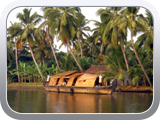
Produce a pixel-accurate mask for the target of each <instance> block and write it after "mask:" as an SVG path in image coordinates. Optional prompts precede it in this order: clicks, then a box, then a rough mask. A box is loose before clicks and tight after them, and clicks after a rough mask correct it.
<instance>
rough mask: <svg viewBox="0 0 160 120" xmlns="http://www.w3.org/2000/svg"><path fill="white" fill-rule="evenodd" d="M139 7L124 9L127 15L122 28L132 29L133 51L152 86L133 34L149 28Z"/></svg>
mask: <svg viewBox="0 0 160 120" xmlns="http://www.w3.org/2000/svg"><path fill="white" fill-rule="evenodd" d="M139 9H140V8H139V7H127V8H126V9H125V10H124V11H123V15H124V16H125V17H124V20H123V21H121V24H120V26H121V29H122V28H126V29H127V28H129V30H130V36H131V43H132V47H133V51H134V53H135V56H136V58H137V60H138V63H139V64H140V66H141V69H142V71H143V73H144V75H145V77H146V78H147V81H148V82H149V84H150V86H151V87H152V84H151V82H150V79H149V77H148V75H147V73H146V71H145V69H144V67H143V64H142V62H141V61H140V59H139V56H138V54H137V51H136V48H135V45H134V40H133V36H135V35H136V34H137V32H139V31H143V32H144V31H146V30H147V28H148V23H147V22H146V21H145V20H144V19H143V15H141V14H140V15H139V14H138V12H139Z"/></svg>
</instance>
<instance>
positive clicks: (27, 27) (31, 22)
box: [17, 8, 45, 86]
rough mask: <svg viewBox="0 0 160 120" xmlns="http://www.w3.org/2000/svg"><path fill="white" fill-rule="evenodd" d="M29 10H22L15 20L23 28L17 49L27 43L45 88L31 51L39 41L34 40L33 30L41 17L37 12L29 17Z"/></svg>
mask: <svg viewBox="0 0 160 120" xmlns="http://www.w3.org/2000/svg"><path fill="white" fill-rule="evenodd" d="M31 10H32V9H29V8H25V9H23V13H18V14H17V18H18V19H19V20H20V21H21V23H22V25H23V27H22V29H23V33H22V36H21V38H20V39H19V40H18V42H17V44H18V46H19V48H20V49H21V48H22V44H23V43H24V42H23V41H25V42H27V43H28V46H29V50H30V53H31V55H32V58H33V61H34V63H35V65H36V67H37V69H38V72H39V74H40V76H41V78H42V80H43V85H44V86H45V80H44V78H43V75H42V73H41V71H40V69H39V66H38V64H37V62H36V59H35V57H34V54H33V50H32V48H33V46H34V43H35V42H37V43H39V41H38V40H37V39H35V38H34V30H35V25H37V24H38V23H39V22H40V21H41V19H42V17H41V16H40V15H38V14H37V12H34V13H33V14H32V15H31Z"/></svg>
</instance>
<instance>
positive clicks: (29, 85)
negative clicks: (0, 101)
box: [7, 83, 44, 89]
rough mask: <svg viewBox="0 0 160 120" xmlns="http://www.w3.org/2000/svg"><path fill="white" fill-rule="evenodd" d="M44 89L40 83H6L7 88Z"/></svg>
mask: <svg viewBox="0 0 160 120" xmlns="http://www.w3.org/2000/svg"><path fill="white" fill-rule="evenodd" d="M17 88H18V89H44V87H43V84H42V83H11V84H7V89H17Z"/></svg>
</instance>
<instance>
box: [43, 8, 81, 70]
mask: <svg viewBox="0 0 160 120" xmlns="http://www.w3.org/2000/svg"><path fill="white" fill-rule="evenodd" d="M79 12H80V9H79V8H78V7H56V8H54V7H53V8H48V9H45V11H44V18H48V25H49V26H50V30H51V33H55V32H56V33H57V35H58V39H59V40H61V41H62V43H63V44H64V45H65V46H67V47H68V48H69V50H70V52H71V54H72V56H73V58H74V60H75V61H76V63H77V65H78V67H79V69H80V70H81V71H83V69H82V67H81V66H80V64H79V63H78V61H77V59H76V57H75V55H74V54H73V51H72V49H71V46H70V44H69V43H70V42H71V41H72V40H73V37H74V35H75V19H76V14H77V13H79Z"/></svg>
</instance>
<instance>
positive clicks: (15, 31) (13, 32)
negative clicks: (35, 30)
mask: <svg viewBox="0 0 160 120" xmlns="http://www.w3.org/2000/svg"><path fill="white" fill-rule="evenodd" d="M21 27H22V24H21V23H14V24H13V23H12V22H11V26H10V27H9V28H8V29H7V32H8V34H9V35H10V37H11V39H13V38H14V40H15V41H14V43H15V58H16V68H17V76H18V82H21V81H20V75H19V69H18V50H17V38H19V37H20V35H21V34H22V29H21Z"/></svg>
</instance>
